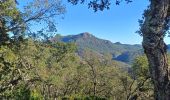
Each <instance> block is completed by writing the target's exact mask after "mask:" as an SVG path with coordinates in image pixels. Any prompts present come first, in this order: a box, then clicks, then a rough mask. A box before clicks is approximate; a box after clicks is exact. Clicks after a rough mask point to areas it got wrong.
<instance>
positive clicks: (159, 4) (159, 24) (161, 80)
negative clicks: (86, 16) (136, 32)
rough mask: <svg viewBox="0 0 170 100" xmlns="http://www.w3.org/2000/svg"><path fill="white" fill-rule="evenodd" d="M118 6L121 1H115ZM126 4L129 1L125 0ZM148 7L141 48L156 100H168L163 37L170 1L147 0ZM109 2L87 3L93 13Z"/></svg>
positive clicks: (168, 86)
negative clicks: (146, 61)
mask: <svg viewBox="0 0 170 100" xmlns="http://www.w3.org/2000/svg"><path fill="white" fill-rule="evenodd" d="M80 1H81V3H83V2H84V1H85V0H68V2H71V3H72V4H77V3H78V2H80ZM115 1H116V4H119V3H120V1H122V0H120V1H119V0H115ZM125 1H127V2H128V3H129V2H131V0H125ZM149 1H150V5H149V7H148V9H147V10H145V12H144V22H143V23H142V24H141V32H142V34H141V35H142V36H143V42H142V45H143V48H144V51H145V54H146V56H147V59H148V61H149V71H150V74H151V78H152V81H153V83H154V94H155V99H156V100H169V99H170V84H169V83H170V78H169V77H170V72H169V67H168V59H167V46H166V44H165V43H164V40H163V39H164V37H165V34H166V32H167V30H168V29H169V25H168V23H169V16H170V13H169V12H170V1H169V0H149ZM110 4H111V0H94V1H91V0H90V2H89V7H92V8H93V9H94V11H97V10H101V11H103V10H104V9H109V6H110Z"/></svg>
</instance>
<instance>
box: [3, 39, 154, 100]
mask: <svg viewBox="0 0 170 100" xmlns="http://www.w3.org/2000/svg"><path fill="white" fill-rule="evenodd" d="M75 50H76V49H75V44H70V43H59V42H56V43H49V42H47V43H42V42H39V41H34V40H32V39H26V40H24V41H23V42H22V43H20V44H17V45H13V46H12V47H8V46H1V51H0V54H1V62H0V63H1V70H0V71H1V73H0V76H1V77H0V79H1V80H0V82H1V87H0V90H1V92H0V95H1V96H0V97H1V99H16V100H18V99H20V100H25V99H28V100H30V99H33V100H34V99H36V100H37V99H38V100H39V99H40V100H41V99H52V100H53V99H54V98H57V99H63V100H65V99H66V100H67V99H68V100H72V99H75V100H77V99H81V100H83V98H84V99H85V100H86V99H87V100H89V99H90V98H91V99H95V98H96V99H97V98H98V99H99V100H100V99H101V100H106V99H110V100H113V99H116V100H124V99H130V98H134V97H138V98H146V97H147V98H151V97H152V96H151V94H152V89H150V86H152V84H151V83H150V81H149V78H148V76H147V75H148V74H147V75H146V72H148V68H147V67H148V66H147V61H146V58H143V57H140V58H138V59H136V62H134V67H132V68H133V69H134V71H133V72H136V73H133V72H132V73H131V74H130V73H127V72H126V71H124V70H122V69H121V65H120V63H118V62H115V61H112V60H110V59H109V58H107V57H106V58H105V59H103V58H100V57H99V56H98V55H95V53H92V52H89V51H88V50H86V54H85V55H84V56H83V57H82V58H80V57H79V56H77V55H76V53H75ZM138 67H141V69H140V68H138ZM140 70H142V71H144V72H143V73H141V72H139V71H140ZM140 73H141V74H140ZM76 98H77V99H76ZM98 99H97V100H98Z"/></svg>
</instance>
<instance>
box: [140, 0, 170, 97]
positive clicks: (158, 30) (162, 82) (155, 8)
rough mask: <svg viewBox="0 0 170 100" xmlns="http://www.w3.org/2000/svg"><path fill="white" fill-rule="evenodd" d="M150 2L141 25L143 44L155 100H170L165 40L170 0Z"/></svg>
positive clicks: (151, 0) (153, 0) (169, 74)
mask: <svg viewBox="0 0 170 100" xmlns="http://www.w3.org/2000/svg"><path fill="white" fill-rule="evenodd" d="M150 2H151V4H150V8H148V10H146V11H145V13H144V17H145V22H144V23H143V26H142V27H141V31H142V34H143V43H142V45H143V48H144V51H145V53H146V56H147V58H148V61H149V70H150V75H151V78H152V81H153V83H154V94H155V100H170V85H169V82H170V79H169V76H170V73H169V68H168V59H167V51H166V49H167V46H166V44H165V43H164V40H163V39H164V35H165V32H166V26H167V23H168V21H167V20H168V15H167V13H168V9H169V2H170V0H150Z"/></svg>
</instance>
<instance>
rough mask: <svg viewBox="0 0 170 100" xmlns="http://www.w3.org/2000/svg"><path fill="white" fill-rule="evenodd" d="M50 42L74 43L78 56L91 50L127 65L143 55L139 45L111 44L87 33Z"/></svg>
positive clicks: (61, 37) (54, 39) (55, 38)
mask: <svg viewBox="0 0 170 100" xmlns="http://www.w3.org/2000/svg"><path fill="white" fill-rule="evenodd" d="M51 41H52V42H57V41H58V42H73V43H75V44H76V45H77V48H78V50H77V52H78V54H79V55H80V56H83V54H84V51H85V50H92V51H94V52H96V53H97V54H99V55H103V56H111V58H112V59H114V60H117V61H122V62H125V63H129V64H130V63H132V61H133V59H134V58H135V57H136V56H138V55H142V54H143V50H142V46H141V45H130V44H121V43H119V42H116V43H112V42H110V41H108V40H104V39H99V38H97V37H95V36H94V35H92V34H90V33H88V32H85V33H80V34H78V35H68V36H61V35H56V36H55V37H54V38H52V39H51Z"/></svg>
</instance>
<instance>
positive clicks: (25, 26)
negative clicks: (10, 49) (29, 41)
mask: <svg viewBox="0 0 170 100" xmlns="http://www.w3.org/2000/svg"><path fill="white" fill-rule="evenodd" d="M42 2H43V3H42ZM0 10H1V13H0V41H1V42H0V45H5V44H9V42H10V41H11V40H13V41H18V40H20V39H21V38H23V37H24V35H27V36H29V35H30V34H28V33H31V35H32V32H31V29H30V26H31V25H32V24H35V23H44V24H47V25H49V26H53V25H54V24H52V22H54V21H53V18H54V17H55V16H57V15H60V14H63V13H64V12H65V7H64V6H63V5H62V3H61V1H60V0H33V1H31V2H29V3H28V5H25V6H24V8H23V10H19V9H18V8H17V2H16V0H15V1H14V0H0ZM9 33H10V37H9ZM11 36H12V38H11Z"/></svg>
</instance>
